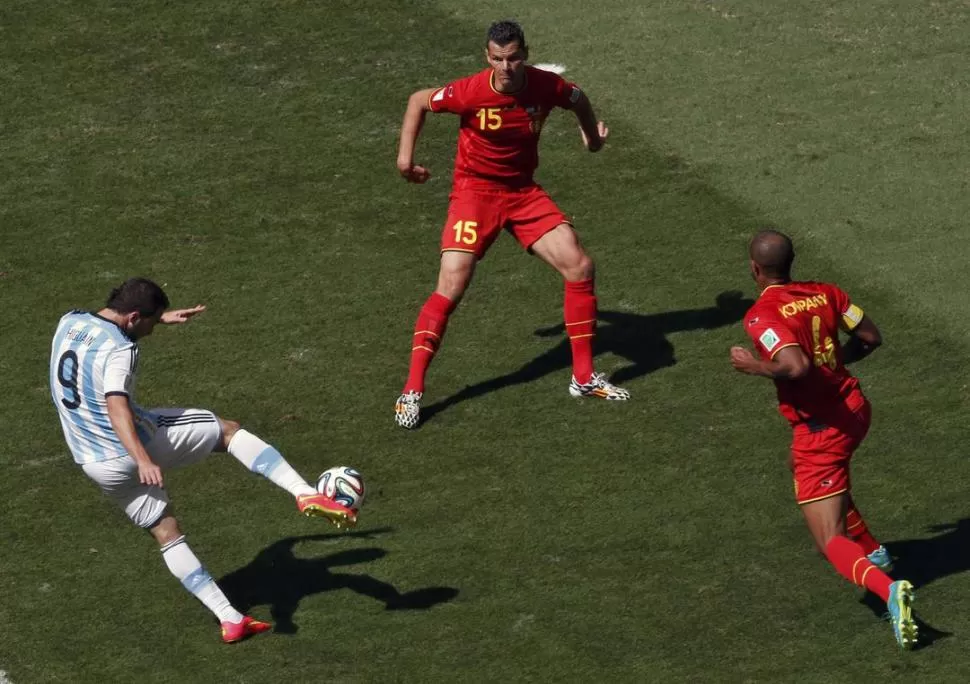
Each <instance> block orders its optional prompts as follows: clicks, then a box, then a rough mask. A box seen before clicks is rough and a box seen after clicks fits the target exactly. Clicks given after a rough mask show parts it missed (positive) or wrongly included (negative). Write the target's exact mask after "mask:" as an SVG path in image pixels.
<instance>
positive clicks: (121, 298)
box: [105, 278, 168, 316]
mask: <svg viewBox="0 0 970 684" xmlns="http://www.w3.org/2000/svg"><path fill="white" fill-rule="evenodd" d="M105 307H106V308H108V309H111V310H112V311H117V312H118V313H120V314H127V313H132V312H134V311H137V312H138V313H140V314H141V315H142V316H154V315H155V314H157V313H159V312H161V311H164V310H165V309H167V308H168V296H167V295H166V294H165V291H164V290H162V288H161V287H159V286H158V284H156V283H155V282H153V281H151V280H149V279H148V278H129V279H128V280H126V281H125V282H123V283H122V284H121V285H119V286H118V287H116V288H115V289H113V290H112V291H111V294H109V295H108V301H107V302H106V303H105Z"/></svg>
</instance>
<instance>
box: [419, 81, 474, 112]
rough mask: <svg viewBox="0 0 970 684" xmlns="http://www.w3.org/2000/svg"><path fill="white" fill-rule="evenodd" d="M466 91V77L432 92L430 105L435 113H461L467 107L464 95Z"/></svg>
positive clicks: (429, 99)
mask: <svg viewBox="0 0 970 684" xmlns="http://www.w3.org/2000/svg"><path fill="white" fill-rule="evenodd" d="M466 91H467V88H466V87H465V79H461V80H460V81H455V82H454V83H449V84H448V85H446V86H443V87H441V88H438V89H437V90H436V91H434V92H433V93H431V97H429V98H428V106H429V107H430V108H431V111H432V112H435V113H438V112H450V113H452V114H461V113H462V112H463V111H464V109H465V99H464V95H465V93H466Z"/></svg>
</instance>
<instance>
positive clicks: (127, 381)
mask: <svg viewBox="0 0 970 684" xmlns="http://www.w3.org/2000/svg"><path fill="white" fill-rule="evenodd" d="M137 367H138V348H137V347H135V345H133V344H131V345H126V346H124V347H118V348H117V349H115V350H114V351H112V352H111V353H110V354H109V355H108V358H107V360H106V361H105V364H104V396H105V397H109V396H111V395H113V394H120V395H123V396H126V397H127V396H130V395H131V388H132V385H133V384H134V380H135V370H136V368H137Z"/></svg>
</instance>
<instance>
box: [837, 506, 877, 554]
mask: <svg viewBox="0 0 970 684" xmlns="http://www.w3.org/2000/svg"><path fill="white" fill-rule="evenodd" d="M845 531H846V534H847V536H848V537H849V539H851V540H852V541H854V542H855V543H856V544H858V545H859V546H861V547H862V551H863V552H864V553H865V554H866V555H867V556H868V555H869V554H870V553H872V552H873V551H875V550H876V549H878V548H879V542H877V541H876V539H875V537H873V536H872V534H870V533H869V528H868V527H867V526H866V521H865V520H864V519H863V518H862V514H861V513H859V511H858V509H857V508H856V507H855V503H854V502H853V501H852V500H851V499H849V512H848V513H846V516H845Z"/></svg>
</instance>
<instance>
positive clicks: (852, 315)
mask: <svg viewBox="0 0 970 684" xmlns="http://www.w3.org/2000/svg"><path fill="white" fill-rule="evenodd" d="M863 316H865V314H864V313H863V311H862V309H860V308H859V307H857V306H856V305H855V304H849V308H848V309H846V310H845V311H844V312H843V314H842V322H843V323H845V327H846V328H848V329H849V330H853V329H854V328H855V327H856V326H857V325H859V324H860V323H861V322H862V318H863Z"/></svg>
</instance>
